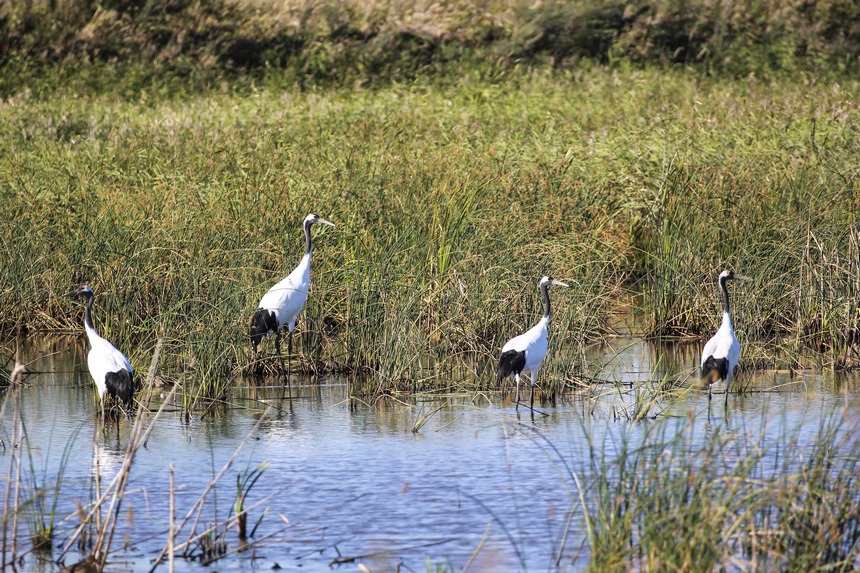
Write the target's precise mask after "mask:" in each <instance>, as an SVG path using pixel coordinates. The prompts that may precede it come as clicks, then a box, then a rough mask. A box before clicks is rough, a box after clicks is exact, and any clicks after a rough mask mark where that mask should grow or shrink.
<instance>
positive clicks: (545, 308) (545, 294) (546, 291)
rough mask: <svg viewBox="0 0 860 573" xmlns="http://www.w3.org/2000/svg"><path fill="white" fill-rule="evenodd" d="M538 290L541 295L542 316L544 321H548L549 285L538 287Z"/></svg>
mask: <svg viewBox="0 0 860 573" xmlns="http://www.w3.org/2000/svg"><path fill="white" fill-rule="evenodd" d="M540 290H541V292H542V293H543V316H544V318H546V319H549V315H550V312H551V310H550V306H549V285H548V284H544V285H541V286H540Z"/></svg>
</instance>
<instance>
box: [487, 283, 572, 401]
mask: <svg viewBox="0 0 860 573" xmlns="http://www.w3.org/2000/svg"><path fill="white" fill-rule="evenodd" d="M539 284H540V290H541V292H542V293H543V304H544V311H543V318H541V319H540V322H538V323H537V324H536V325H534V326H533V327H531V328H530V329H529V330H528V331H526V332H525V333H523V334H520V335H519V336H515V337H514V338H512V339H510V340H509V341H508V342H507V343H506V344H505V345H504V346H503V347H502V355H501V356H499V363H498V364H497V365H496V383H498V382H501V381H502V379H503V378H505V377H507V376H510V375H511V374H513V375H514V379H515V380H516V383H517V405H516V408H515V409H517V410H519V408H520V374H529V375H530V376H531V387H532V391H531V398H530V400H529V407H530V408H531V411H532V416H534V405H535V384H536V383H537V373H538V369H539V368H540V366H541V363H543V359H544V358H545V357H546V350H547V330H548V327H549V319H550V315H551V310H550V304H549V291H548V289H549V287H550V286H551V285H556V286H563V287H566V286H568V285H567V284H565V283H563V282H561V281H557V280H553V279H552V278H551V277H547V276H545V277H543V278H542V279H541V280H540V283H539Z"/></svg>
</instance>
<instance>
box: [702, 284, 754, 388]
mask: <svg viewBox="0 0 860 573" xmlns="http://www.w3.org/2000/svg"><path fill="white" fill-rule="evenodd" d="M734 279H737V280H745V281H746V280H750V279H749V278H747V277H745V276H742V275H736V274H735V273H733V272H732V271H729V270H725V271H723V272H721V273H720V279H719V283H720V290H721V291H722V295H723V321H722V324H720V328H719V330H717V333H716V334H715V335H714V336H712V337H711V339H710V340H708V342H707V343H706V344H705V348H704V349H703V350H702V361H701V363H700V368H701V374H702V380H703V382H704V383H706V384H707V385H708V399H710V396H711V386H712V385H713V384H714V383H715V382H717V381H718V380H723V381H725V383H726V402H727V403H728V399H729V398H728V396H729V386H730V385H731V382H732V378H733V377H734V370H735V367H736V366H737V365H738V362H739V361H740V357H741V344H740V342H738V339H737V337H736V336H735V330H734V328H733V327H732V316H731V312H730V310H729V292H728V288H727V287H726V283H727V281H730V280H734Z"/></svg>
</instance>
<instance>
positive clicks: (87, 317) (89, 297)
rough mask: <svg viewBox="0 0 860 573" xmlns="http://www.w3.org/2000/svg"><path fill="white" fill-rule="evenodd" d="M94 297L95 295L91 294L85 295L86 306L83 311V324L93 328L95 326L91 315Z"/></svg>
mask: <svg viewBox="0 0 860 573" xmlns="http://www.w3.org/2000/svg"><path fill="white" fill-rule="evenodd" d="M94 299H95V296H93V295H91V294H88V295H87V307H86V310H85V311H84V324H86V325H87V326H88V327H90V328H92V329H93V330H95V329H96V327H95V326H93V316H92V309H93V300H94Z"/></svg>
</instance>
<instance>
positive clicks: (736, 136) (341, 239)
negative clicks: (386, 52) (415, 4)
mask: <svg viewBox="0 0 860 573" xmlns="http://www.w3.org/2000/svg"><path fill="white" fill-rule="evenodd" d="M460 77H461V80H462V81H461V83H460V84H459V85H457V86H456V87H450V86H446V85H444V83H438V82H435V81H420V80H419V81H415V82H412V83H405V84H402V85H401V84H398V85H391V86H388V87H381V86H380V87H378V88H377V89H372V90H371V89H364V88H361V87H357V88H354V89H349V90H340V89H320V90H315V91H302V90H300V89H297V88H295V87H291V88H289V89H284V88H283V86H279V85H277V84H261V85H260V87H259V89H257V91H256V92H254V93H252V94H249V95H246V96H238V95H236V94H231V93H229V92H225V93H211V92H207V93H204V94H200V95H198V96H196V97H193V98H188V99H184V100H177V99H172V98H156V99H154V100H153V99H149V96H146V95H145V94H144V95H141V96H140V97H139V98H138V99H135V100H133V101H132V100H126V99H123V98H118V99H117V98H111V97H90V96H86V95H83V94H75V95H70V94H65V95H64V94H59V93H58V94H55V95H54V96H52V97H49V98H47V99H43V98H39V97H36V96H34V95H33V94H32V93H30V94H29V95H28V94H27V93H26V92H21V93H19V94H18V95H17V96H16V97H13V98H9V99H7V100H5V101H3V102H2V103H0V108H2V114H0V128H2V129H3V131H4V133H8V134H10V136H9V137H8V138H5V139H4V140H3V142H2V143H0V150H2V153H0V176H2V177H3V179H4V180H5V181H6V182H7V185H5V186H3V187H0V199H2V201H3V202H4V204H5V205H7V206H8V209H7V221H8V222H9V224H8V225H5V226H3V227H2V228H0V250H2V252H3V253H4V255H5V260H4V265H2V267H0V328H2V330H3V331H5V332H11V331H12V329H13V328H14V327H15V326H16V325H17V324H19V323H21V322H24V323H25V324H26V325H27V327H29V328H30V329H37V330H53V331H66V332H68V331H76V332H80V316H79V313H78V309H77V307H75V308H71V307H69V306H68V305H63V304H62V303H61V302H60V301H59V300H58V299H57V293H62V292H66V291H68V290H69V288H70V287H71V286H73V285H74V284H76V283H79V282H87V283H89V284H90V285H92V286H93V288H94V289H95V290H96V292H97V293H99V296H98V299H97V301H96V306H97V311H96V313H95V315H96V320H97V322H98V325H97V327H98V329H99V331H100V332H101V333H102V334H103V335H105V336H106V337H107V338H108V339H110V340H112V341H113V342H114V343H115V344H116V345H117V347H118V348H120V349H122V350H123V351H124V352H126V353H127V354H128V355H129V356H130V358H131V360H132V363H133V364H137V365H140V364H141V363H146V362H148V356H149V354H150V353H151V349H152V348H153V347H154V345H155V341H156V340H157V339H158V338H163V339H164V356H163V357H162V365H163V372H164V373H165V374H166V377H167V379H168V382H180V381H181V383H182V384H183V391H184V393H185V400H186V403H188V404H189V405H190V406H189V407H191V408H194V407H196V405H197V404H199V403H202V402H205V401H208V400H216V401H217V400H219V399H220V398H221V397H223V396H224V394H225V392H227V391H228V388H229V384H230V383H229V380H230V377H231V376H233V375H235V374H237V373H239V372H243V371H247V370H248V369H249V367H250V366H251V364H252V362H253V360H254V357H253V356H252V355H251V348H250V344H249V343H248V341H247V327H248V322H249V320H250V316H251V315H252V314H253V311H254V309H255V307H256V305H257V303H258V301H259V299H260V297H261V296H262V294H263V293H264V292H266V290H267V289H268V288H269V286H271V285H272V284H274V283H275V282H276V281H278V280H280V279H281V278H283V277H284V276H286V274H287V273H289V271H290V270H291V269H292V268H293V267H294V266H295V265H296V264H297V263H298V260H299V258H300V256H301V254H302V250H303V238H302V234H301V226H300V222H301V221H302V219H303V218H304V216H305V215H306V214H307V213H309V212H315V213H318V214H320V215H321V216H324V217H326V218H328V219H330V220H332V221H333V222H335V223H336V224H337V227H336V228H335V229H326V230H325V231H323V232H319V231H317V232H316V233H315V240H314V259H313V265H312V266H313V270H312V276H313V278H312V285H313V286H312V292H311V296H310V297H309V300H308V303H307V306H306V308H305V309H304V311H303V313H302V315H301V317H300V319H299V330H298V332H297V335H296V338H295V340H294V342H295V343H296V344H295V348H296V350H297V353H298V356H300V358H296V359H295V360H294V361H293V363H294V365H296V367H297V369H299V370H305V371H314V372H320V371H332V370H343V371H348V370H361V371H365V372H370V373H372V374H373V376H372V379H373V384H374V388H375V389H377V390H379V391H383V390H385V389H388V388H392V387H398V388H409V389H424V388H425V387H427V386H446V387H447V386H449V385H451V384H457V385H461V386H462V385H466V384H474V383H475V378H474V376H470V377H468V379H466V378H464V379H456V380H451V379H450V377H449V375H448V374H447V372H448V371H449V370H452V371H453V368H451V369H449V368H447V367H448V366H451V362H455V363H457V364H460V365H462V364H463V363H478V364H488V363H489V362H490V361H492V360H493V359H494V358H495V356H496V354H497V352H498V349H499V348H500V347H501V345H502V344H503V342H504V341H505V340H507V339H509V338H510V337H511V336H512V335H514V334H516V333H519V332H523V331H524V330H525V328H526V327H528V326H530V325H531V324H533V323H534V322H535V321H536V320H537V318H538V317H539V315H540V305H541V301H540V297H539V293H538V292H537V287H536V284H537V280H538V279H539V278H540V276H542V275H544V274H549V275H552V276H554V277H556V278H559V279H561V280H564V281H565V282H569V283H571V284H572V285H573V286H574V288H572V289H570V291H569V292H566V293H562V294H560V295H558V296H555V297H554V303H555V311H556V312H555V314H554V318H553V325H552V333H551V343H552V344H553V345H555V346H554V349H553V352H551V353H550V357H549V358H548V360H547V363H546V366H545V370H544V371H545V372H546V373H547V374H548V379H549V380H550V381H551V382H550V385H551V387H548V388H547V390H548V391H549V393H550V394H551V395H552V394H554V393H555V392H556V391H557V390H558V389H559V388H560V387H561V385H562V384H563V382H562V381H563V380H564V379H565V378H566V376H567V375H568V374H569V373H570V370H571V368H572V364H576V363H577V362H578V361H579V359H580V358H581V356H582V354H583V348H584V346H585V344H587V343H589V342H592V341H595V340H600V339H601V338H602V337H605V336H607V335H610V334H611V326H610V325H611V323H612V312H613V310H614V309H615V308H617V307H618V306H619V305H620V304H624V303H627V302H628V301H627V297H628V296H629V294H630V292H631V291H632V292H633V293H634V294H636V295H640V298H639V299H637V300H638V301H639V308H638V310H640V311H641V314H642V316H644V317H645V329H646V332H647V334H649V335H655V336H656V335H681V336H705V335H707V334H709V333H711V332H713V330H714V329H716V326H717V322H718V320H719V311H718V308H719V307H718V302H719V297H718V294H717V292H716V287H715V277H716V276H717V274H718V272H719V270H720V269H722V268H723V267H725V266H731V267H733V268H735V270H737V271H739V272H742V273H744V274H748V275H752V276H753V277H754V278H755V279H756V280H755V282H753V283H751V285H748V286H746V287H744V288H743V289H733V292H732V301H733V309H734V311H735V324H736V328H737V330H738V332H739V337H741V338H742V339H743V340H744V341H745V342H746V341H750V342H752V341H755V340H758V341H763V343H764V346H762V347H760V348H756V349H753V347H752V346H750V347H749V348H750V351H749V353H748V354H746V355H745V360H751V361H752V363H753V364H756V365H772V366H779V365H785V364H788V365H798V364H801V365H802V364H803V363H804V362H803V360H804V359H805V358H804V357H805V355H806V353H811V355H812V360H813V361H815V362H817V363H819V364H825V363H826V364H832V365H834V366H840V367H841V366H845V367H848V366H852V365H854V364H855V363H856V348H857V336H856V331H857V318H858V314H857V308H858V304H860V301H858V300H857V292H858V288H857V284H860V283H858V280H857V274H858V270H857V269H858V268H860V259H858V250H857V238H858V237H857V234H856V232H855V231H854V230H853V229H854V227H856V222H857V220H858V217H857V215H858V213H860V204H858V203H857V199H856V197H857V195H856V193H854V192H853V190H854V187H855V186H856V181H855V178H854V175H852V174H853V173H854V171H855V168H854V166H855V165H856V164H857V162H858V161H860V157H858V153H857V152H856V151H855V149H856V146H854V145H852V142H853V141H854V140H855V139H856V136H857V131H858V124H857V122H856V117H855V115H856V114H854V113H853V111H852V110H853V108H852V107H851V104H850V102H852V101H854V99H856V97H857V94H858V84H857V83H856V81H852V80H846V81H843V82H840V83H825V82H823V81H819V79H817V78H814V77H812V76H803V77H801V78H800V79H797V80H794V81H783V82H765V81H760V80H756V79H754V78H753V79H745V80H735V81H727V80H725V78H720V79H710V78H708V77H703V76H701V75H698V74H696V73H691V72H689V71H682V70H678V71H669V72H661V71H656V70H636V69H630V68H622V69H613V68H606V67H582V68H579V69H577V70H575V71H572V72H567V71H560V70H550V69H546V68H544V69H528V70H527V69H520V70H515V71H512V72H510V73H509V74H507V75H505V76H504V77H496V78H492V79H488V78H487V77H485V76H483V75H481V73H480V71H479V70H476V69H475V68H470V69H466V70H464V71H463V72H462V74H461V76H460ZM269 346H271V345H269V344H268V342H267V343H266V345H265V348H266V350H267V351H269V350H270V348H269ZM265 360H267V364H269V363H271V364H272V365H274V364H275V361H274V360H269V359H265ZM299 360H301V362H299ZM470 365H471V366H472V372H477V374H478V377H479V378H481V379H483V378H486V379H491V377H492V375H491V373H490V372H489V371H487V372H486V373H485V372H483V371H479V370H480V368H481V367H474V366H473V365H472V364H470Z"/></svg>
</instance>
